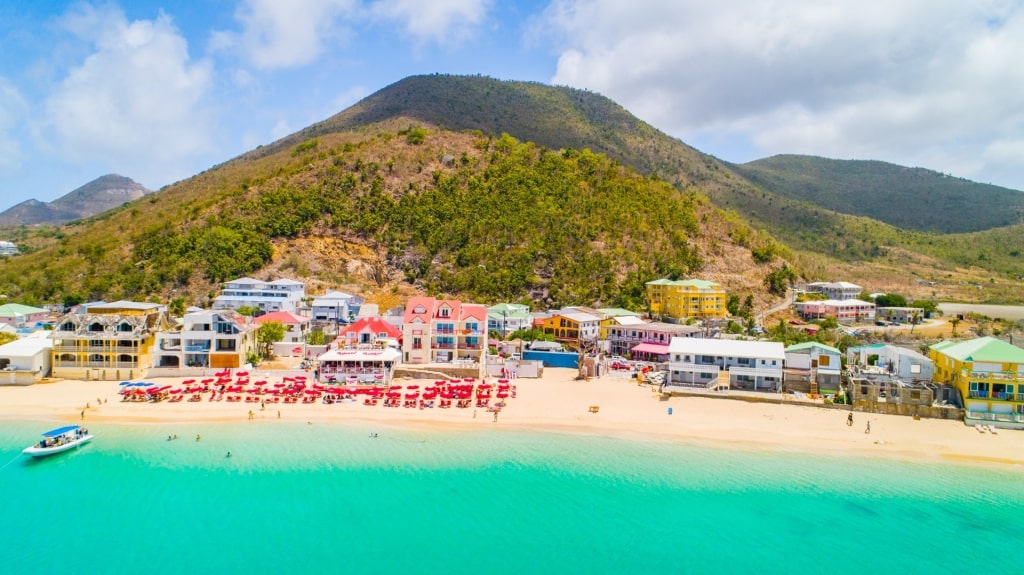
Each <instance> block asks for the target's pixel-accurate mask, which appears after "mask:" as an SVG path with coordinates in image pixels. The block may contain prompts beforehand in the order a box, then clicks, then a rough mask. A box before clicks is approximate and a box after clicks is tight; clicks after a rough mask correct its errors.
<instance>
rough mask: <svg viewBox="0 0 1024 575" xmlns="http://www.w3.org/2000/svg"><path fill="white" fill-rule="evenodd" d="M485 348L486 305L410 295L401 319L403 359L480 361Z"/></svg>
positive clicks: (417, 361) (408, 361)
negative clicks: (412, 296)
mask: <svg viewBox="0 0 1024 575" xmlns="http://www.w3.org/2000/svg"><path fill="white" fill-rule="evenodd" d="M486 352H487V307H486V306H484V305H482V304H475V303H465V302H461V301H459V300H439V299H436V298H432V297H423V296H421V297H414V298H412V299H410V300H409V303H408V304H406V306H405V316H404V318H403V321H402V361H403V362H404V363H410V364H419V363H450V362H453V361H480V360H481V358H482V357H483V355H484V354H485V353H486Z"/></svg>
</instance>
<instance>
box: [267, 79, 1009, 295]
mask: <svg viewBox="0 0 1024 575" xmlns="http://www.w3.org/2000/svg"><path fill="white" fill-rule="evenodd" d="M394 118H409V119H413V120H418V121H421V122H424V123H430V124H436V125H441V126H445V127H447V128H449V129H453V130H479V131H480V132H482V133H485V134H499V133H508V134H510V135H512V136H514V137H516V138H518V139H519V140H522V141H531V142H537V143H539V144H541V145H544V146H546V147H549V148H551V149H561V148H574V149H578V150H582V149H585V148H586V149H591V150H594V151H598V152H601V153H604V154H606V155H608V156H609V157H610V158H612V159H614V160H617V161H619V162H622V163H623V164H625V165H627V166H630V167H632V168H633V169H635V170H636V171H638V172H640V173H641V174H645V175H653V176H656V177H658V178H660V179H663V180H665V181H666V182H669V183H671V184H672V185H674V186H675V187H676V188H678V189H679V190H683V191H687V190H696V191H698V192H699V193H701V194H704V195H707V196H708V197H709V198H711V200H712V201H713V202H714V203H715V204H716V205H717V206H719V207H721V208H724V209H727V210H731V211H734V212H736V213H737V214H739V217H740V218H741V219H744V220H746V221H748V222H750V224H751V225H753V226H754V227H756V228H759V229H763V230H765V231H767V232H768V233H769V234H771V235H772V236H773V237H775V238H777V239H779V240H781V241H783V242H784V243H785V244H786V245H788V246H789V247H790V248H792V249H794V250H806V251H810V252H816V253H820V254H824V255H826V256H828V257H831V258H837V259H839V260H843V261H846V262H870V261H872V260H874V259H877V258H882V257H886V255H887V254H888V253H889V252H888V250H887V249H886V248H887V247H897V248H905V249H912V250H925V252H924V253H926V254H927V255H929V256H931V257H934V258H935V259H936V261H938V262H939V263H940V264H942V263H943V262H945V263H944V264H942V265H948V266H950V267H952V266H956V265H963V264H965V263H967V262H966V261H965V260H970V261H971V262H973V264H972V265H978V264H979V263H980V265H983V266H985V267H986V269H990V270H992V271H995V272H997V273H999V274H1010V275H1015V274H1019V273H1021V272H1024V260H1021V259H1019V258H1018V259H1015V258H1003V259H1000V258H989V259H981V260H979V259H977V258H975V257H965V256H964V255H963V254H962V253H960V252H958V251H956V250H949V249H946V248H945V247H944V246H940V245H939V244H944V243H946V242H935V241H933V240H934V238H935V237H936V236H935V235H934V234H924V235H921V234H920V233H918V232H915V231H913V229H912V228H907V229H902V228H900V227H898V226H895V225H889V224H886V223H884V222H883V221H881V220H877V219H872V218H868V217H863V216H857V215H851V214H844V213H840V212H839V211H837V210H835V209H832V208H830V207H828V206H827V205H819V204H817V203H814V202H811V201H807V200H805V199H801V198H793V197H787V196H785V195H782V194H777V193H774V192H772V191H770V190H768V189H766V188H764V187H761V186H759V185H755V184H754V183H752V182H751V181H750V180H748V179H747V178H746V177H744V176H742V175H740V174H739V173H738V172H734V171H733V169H732V168H731V167H730V166H728V165H727V164H725V163H723V162H721V161H719V160H717V159H716V158H714V157H712V156H709V155H706V154H703V153H701V152H699V151H697V150H695V149H693V148H691V147H690V146H687V145H686V144H684V143H683V142H681V141H679V140H678V139H676V138H672V137H670V136H668V135H666V134H664V133H663V132H660V131H658V130H657V129H655V128H653V127H652V126H650V125H648V124H646V123H644V122H642V121H640V120H639V119H637V118H636V117H634V116H633V115H631V114H630V113H629V112H628V111H626V110H625V109H624V108H622V107H621V106H619V105H618V104H616V103H615V102H613V101H612V100H610V99H608V98H605V97H604V96H601V95H599V94H596V93H593V92H588V91H585V90H578V89H574V88H568V87H561V86H546V85H543V84H538V83H530V82H510V81H502V80H496V79H493V78H486V77H481V76H446V75H432V76H412V77H409V78H405V79H403V80H401V81H399V82H396V83H395V84H392V85H390V86H387V87H386V88H384V89H382V90H380V91H378V92H376V93H374V94H372V95H370V96H368V97H367V98H365V99H364V100H362V101H360V102H359V103H357V104H355V105H354V106H352V107H351V108H348V109H347V110H345V111H343V112H341V113H339V114H337V115H335V116H333V117H331V118H329V119H327V120H325V121H323V122H319V123H317V124H314V125H312V126H310V127H309V128H306V129H305V130H302V131H300V132H298V133H296V134H294V135H292V136H289V137H286V138H284V139H282V140H280V141H278V142H275V143H274V144H271V145H270V146H266V147H263V148H261V149H258V150H255V151H253V152H251V153H250V154H249V155H248V156H249V157H259V156H260V155H263V154H269V153H273V152H275V151H279V150H281V149H285V148H287V147H289V146H295V145H297V144H298V143H299V142H301V141H303V140H304V139H307V138H310V137H315V136H317V135H323V134H329V133H336V132H339V131H342V132H343V131H347V130H364V131H365V130H367V128H366V126H367V125H373V124H372V123H373V122H378V121H385V120H393V119H394ZM370 129H373V128H370ZM898 201H899V200H897V199H890V200H886V202H883V203H888V204H893V203H896V202H898ZM1010 241H1011V244H1010V245H1009V247H1008V248H1007V250H1005V251H1007V252H1010V251H1014V250H1017V249H1018V248H1020V249H1024V238H1012V237H1011V239H1010Z"/></svg>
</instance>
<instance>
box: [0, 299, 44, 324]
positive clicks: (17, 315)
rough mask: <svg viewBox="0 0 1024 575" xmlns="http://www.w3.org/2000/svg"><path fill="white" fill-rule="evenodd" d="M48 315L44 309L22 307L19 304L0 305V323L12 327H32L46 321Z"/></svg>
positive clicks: (28, 306)
mask: <svg viewBox="0 0 1024 575" xmlns="http://www.w3.org/2000/svg"><path fill="white" fill-rule="evenodd" d="M49 315H50V312H48V311H47V310H45V309H42V308H38V307H32V306H30V305H22V304H20V303H9V304H5V305H0V323H6V324H7V325H9V326H12V327H32V326H34V325H35V324H36V322H40V321H46V318H47V316H49Z"/></svg>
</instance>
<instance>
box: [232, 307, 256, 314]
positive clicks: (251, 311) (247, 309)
mask: <svg viewBox="0 0 1024 575" xmlns="http://www.w3.org/2000/svg"><path fill="white" fill-rule="evenodd" d="M235 311H237V312H238V315H244V316H246V317H252V316H253V315H254V314H255V313H256V308H255V307H253V306H250V305H243V306H241V307H239V308H238V309H236V310H235Z"/></svg>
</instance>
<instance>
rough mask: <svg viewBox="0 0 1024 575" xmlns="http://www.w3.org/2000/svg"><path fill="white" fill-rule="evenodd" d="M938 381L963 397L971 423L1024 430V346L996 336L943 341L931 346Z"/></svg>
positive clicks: (930, 353)
mask: <svg viewBox="0 0 1024 575" xmlns="http://www.w3.org/2000/svg"><path fill="white" fill-rule="evenodd" d="M929 357H931V359H932V361H934V362H935V377H934V379H935V381H936V382H940V383H948V384H950V385H952V386H954V387H956V388H957V389H958V390H960V393H961V395H962V396H963V398H964V406H965V410H964V414H965V415H964V418H965V420H966V422H967V423H968V424H973V423H984V424H988V425H995V426H996V427H1003V428H1008V429H1024V349H1021V348H1019V347H1017V346H1015V345H1012V344H1010V343H1007V342H1005V341H1002V340H1000V339H996V338H994V337H979V338H976V339H972V340H968V341H942V342H939V343H937V344H935V345H932V346H931V347H930V348H929Z"/></svg>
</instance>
